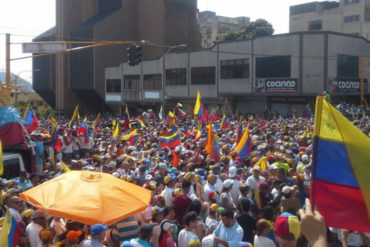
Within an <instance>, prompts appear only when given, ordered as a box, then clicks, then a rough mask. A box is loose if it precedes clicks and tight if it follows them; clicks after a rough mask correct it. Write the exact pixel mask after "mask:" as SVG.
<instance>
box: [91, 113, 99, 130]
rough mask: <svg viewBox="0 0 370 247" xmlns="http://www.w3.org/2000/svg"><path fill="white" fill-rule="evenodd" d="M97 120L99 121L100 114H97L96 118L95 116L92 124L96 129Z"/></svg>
mask: <svg viewBox="0 0 370 247" xmlns="http://www.w3.org/2000/svg"><path fill="white" fill-rule="evenodd" d="M99 120H100V112H99V113H98V116H96V119H95V121H94V124H93V127H94V128H96V126H97V125H98V122H99Z"/></svg>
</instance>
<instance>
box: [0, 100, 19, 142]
mask: <svg viewBox="0 0 370 247" xmlns="http://www.w3.org/2000/svg"><path fill="white" fill-rule="evenodd" d="M22 121H23V120H22V118H21V116H20V115H19V113H18V111H17V110H16V109H15V108H13V107H0V140H1V141H2V144H3V147H8V146H12V145H16V144H20V143H23V142H24V131H23V129H22V126H21V122H22Z"/></svg>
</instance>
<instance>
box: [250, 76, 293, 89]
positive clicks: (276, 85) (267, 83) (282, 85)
mask: <svg viewBox="0 0 370 247" xmlns="http://www.w3.org/2000/svg"><path fill="white" fill-rule="evenodd" d="M253 91H254V92H257V93H295V92H297V91H298V79H295V78H281V79H266V78H257V79H256V80H255V81H254V83H253Z"/></svg>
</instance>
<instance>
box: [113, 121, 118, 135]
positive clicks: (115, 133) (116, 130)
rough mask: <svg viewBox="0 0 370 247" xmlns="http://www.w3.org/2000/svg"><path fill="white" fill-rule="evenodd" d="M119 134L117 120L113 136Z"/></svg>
mask: <svg viewBox="0 0 370 247" xmlns="http://www.w3.org/2000/svg"><path fill="white" fill-rule="evenodd" d="M118 134H119V122H118V121H117V122H116V124H115V126H114V129H113V133H112V138H117V136H118Z"/></svg>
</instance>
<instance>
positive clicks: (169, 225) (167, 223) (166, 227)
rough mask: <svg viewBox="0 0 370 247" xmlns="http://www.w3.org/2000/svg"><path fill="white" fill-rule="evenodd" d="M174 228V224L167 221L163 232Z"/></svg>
mask: <svg viewBox="0 0 370 247" xmlns="http://www.w3.org/2000/svg"><path fill="white" fill-rule="evenodd" d="M172 226H174V224H172V223H170V222H168V221H166V222H165V223H164V224H163V230H165V231H167V230H168V229H169V228H170V227H172Z"/></svg>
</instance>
